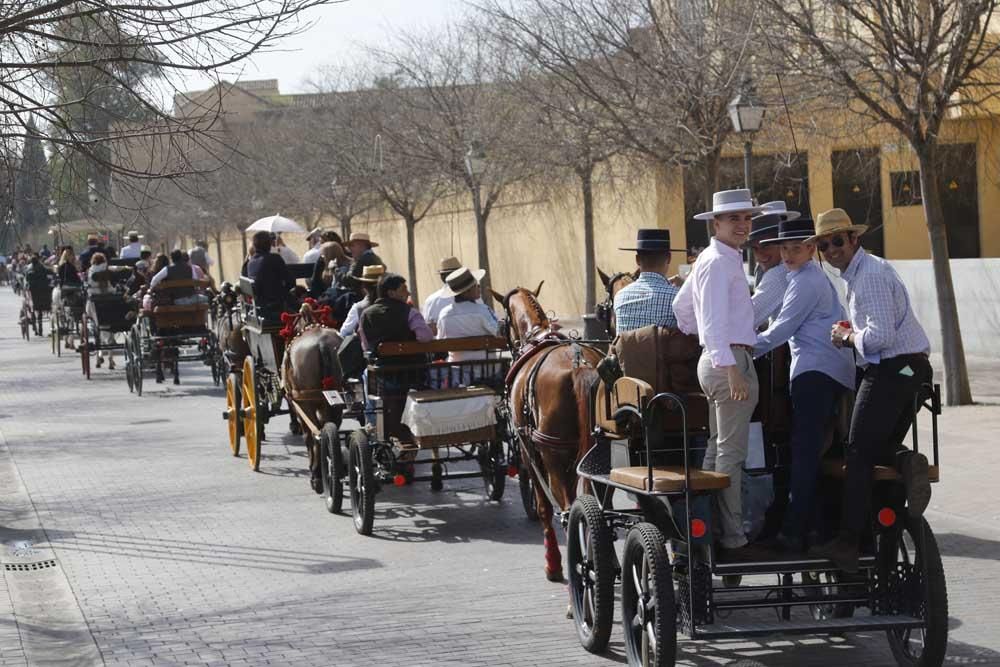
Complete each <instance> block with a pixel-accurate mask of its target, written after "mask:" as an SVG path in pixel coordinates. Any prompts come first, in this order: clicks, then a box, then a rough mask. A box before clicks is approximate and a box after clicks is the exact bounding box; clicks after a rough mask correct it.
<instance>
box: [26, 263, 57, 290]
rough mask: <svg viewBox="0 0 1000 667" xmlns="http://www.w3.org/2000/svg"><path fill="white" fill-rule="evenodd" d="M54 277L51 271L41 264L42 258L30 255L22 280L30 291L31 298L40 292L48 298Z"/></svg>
mask: <svg viewBox="0 0 1000 667" xmlns="http://www.w3.org/2000/svg"><path fill="white" fill-rule="evenodd" d="M54 275H55V274H53V273H52V270H51V269H49V268H48V267H46V266H45V265H44V264H42V258H41V257H40V256H39V255H32V256H31V262H30V263H29V264H28V270H27V271H25V273H24V280H25V283H26V284H27V285H28V289H29V290H31V293H32V296H34V295H35V294H39V293H41V292H44V293H45V295H46V296H48V295H49V290H50V289H52V278H53V277H54Z"/></svg>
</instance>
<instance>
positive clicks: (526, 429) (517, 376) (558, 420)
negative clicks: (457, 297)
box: [493, 285, 604, 581]
mask: <svg viewBox="0 0 1000 667" xmlns="http://www.w3.org/2000/svg"><path fill="white" fill-rule="evenodd" d="M541 288H542V286H541V285H539V286H538V289H537V290H535V291H534V292H531V291H529V290H526V289H522V288H518V289H515V290H513V291H511V292H510V293H508V294H507V295H506V296H501V295H499V294H497V293H496V292H494V293H493V294H494V296H495V297H496V298H497V300H498V301H501V302H502V303H503V306H504V309H505V310H506V312H507V337H508V342H509V343H510V346H511V351H512V352H513V354H514V357H515V361H514V364H513V366H512V367H511V372H510V374H508V376H507V390H508V394H509V396H510V404H511V416H512V419H513V421H514V426H515V430H516V432H517V434H518V439H519V441H520V443H521V452H522V454H523V456H524V457H525V460H526V461H528V462H529V463H530V464H532V465H529V471H530V474H531V477H532V480H533V481H534V486H535V499H536V502H537V505H538V519H539V521H540V523H541V524H542V532H543V534H544V538H545V575H546V577H548V579H549V581H562V579H563V573H562V556H561V554H560V553H559V543H558V541H557V540H556V533H555V530H554V529H553V527H552V515H553V507H552V503H551V501H550V500H549V495H548V494H547V493H546V491H545V490H544V489H543V485H542V483H540V482H542V481H543V480H541V479H539V476H540V475H541V476H543V477H544V481H547V484H546V486H547V488H548V489H549V490H550V492H551V494H552V497H553V499H554V500H555V501H556V503H557V504H558V505H559V510H560V512H567V511H569V508H570V505H572V504H573V500H574V499H575V498H576V483H577V474H576V466H577V463H578V462H579V461H580V459H581V458H582V457H583V455H584V454H585V453H586V452H587V450H588V449H589V448H590V445H591V440H590V428H591V423H590V422H591V416H590V397H591V391H592V389H593V387H595V386H596V385H597V381H598V376H597V370H596V368H597V364H598V362H600V360H601V358H602V357H603V356H604V355H603V354H602V353H601V352H600V351H598V350H596V349H595V348H592V347H589V346H587V345H583V344H581V343H577V342H575V341H573V340H570V339H568V338H566V337H565V336H564V335H563V334H561V333H558V332H557V331H555V330H554V329H553V328H552V326H551V323H550V322H549V318H548V317H547V316H546V315H545V311H544V310H543V309H542V307H541V305H540V304H539V303H538V299H537V296H538V292H539V291H540V290H541Z"/></svg>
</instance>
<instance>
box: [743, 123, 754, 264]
mask: <svg viewBox="0 0 1000 667" xmlns="http://www.w3.org/2000/svg"><path fill="white" fill-rule="evenodd" d="M752 160H753V142H752V141H750V135H749V134H748V135H747V140H746V141H745V142H743V183H744V187H746V189H747V190H749V191H750V197H751V198H752V197H753V180H752V175H751V173H750V172H751V161H752ZM747 269H748V270H749V272H750V275H753V274H754V271H756V269H757V263H756V262H755V261H754V257H753V250H751V249H750V248H749V247H748V248H747Z"/></svg>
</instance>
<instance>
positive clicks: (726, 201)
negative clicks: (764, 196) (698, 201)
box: [694, 189, 760, 220]
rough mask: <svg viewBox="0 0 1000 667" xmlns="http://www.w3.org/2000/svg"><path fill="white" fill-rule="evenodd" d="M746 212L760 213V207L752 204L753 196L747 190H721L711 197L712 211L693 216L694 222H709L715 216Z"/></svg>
mask: <svg viewBox="0 0 1000 667" xmlns="http://www.w3.org/2000/svg"><path fill="white" fill-rule="evenodd" d="M737 211H746V212H747V213H760V206H757V205H756V204H754V203H753V196H752V195H751V194H750V191H749V190H747V189H740V190H723V191H722V192H716V193H715V194H714V195H712V210H711V211H706V212H705V213H699V214H698V215H696V216H694V219H695V220H711V219H712V218H714V217H715V216H717V215H725V214H726V213H735V212H737Z"/></svg>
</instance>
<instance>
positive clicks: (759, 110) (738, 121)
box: [729, 77, 767, 195]
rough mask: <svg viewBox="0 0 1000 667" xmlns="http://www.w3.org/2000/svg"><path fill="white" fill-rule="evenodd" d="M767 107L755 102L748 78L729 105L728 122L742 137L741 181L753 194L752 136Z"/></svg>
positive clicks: (758, 127)
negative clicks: (751, 172) (751, 173)
mask: <svg viewBox="0 0 1000 667" xmlns="http://www.w3.org/2000/svg"><path fill="white" fill-rule="evenodd" d="M766 112H767V107H765V106H764V105H763V104H761V103H760V102H759V101H758V100H757V96H756V95H755V91H754V88H753V84H752V83H751V82H750V78H749V77H748V78H747V79H745V80H744V81H743V90H742V91H741V92H740V94H739V95H737V96H736V97H734V98H733V101H732V102H730V103H729V120H731V121H732V123H733V130H735V131H736V133H737V134H740V135H742V136H743V180H744V183H745V184H746V188H747V189H748V190H750V193H751V195H752V194H753V186H752V184H751V178H750V161H751V159H752V157H753V135H754V134H756V133H757V132H758V131H760V126H761V125H763V123H764V114H765V113H766Z"/></svg>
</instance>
